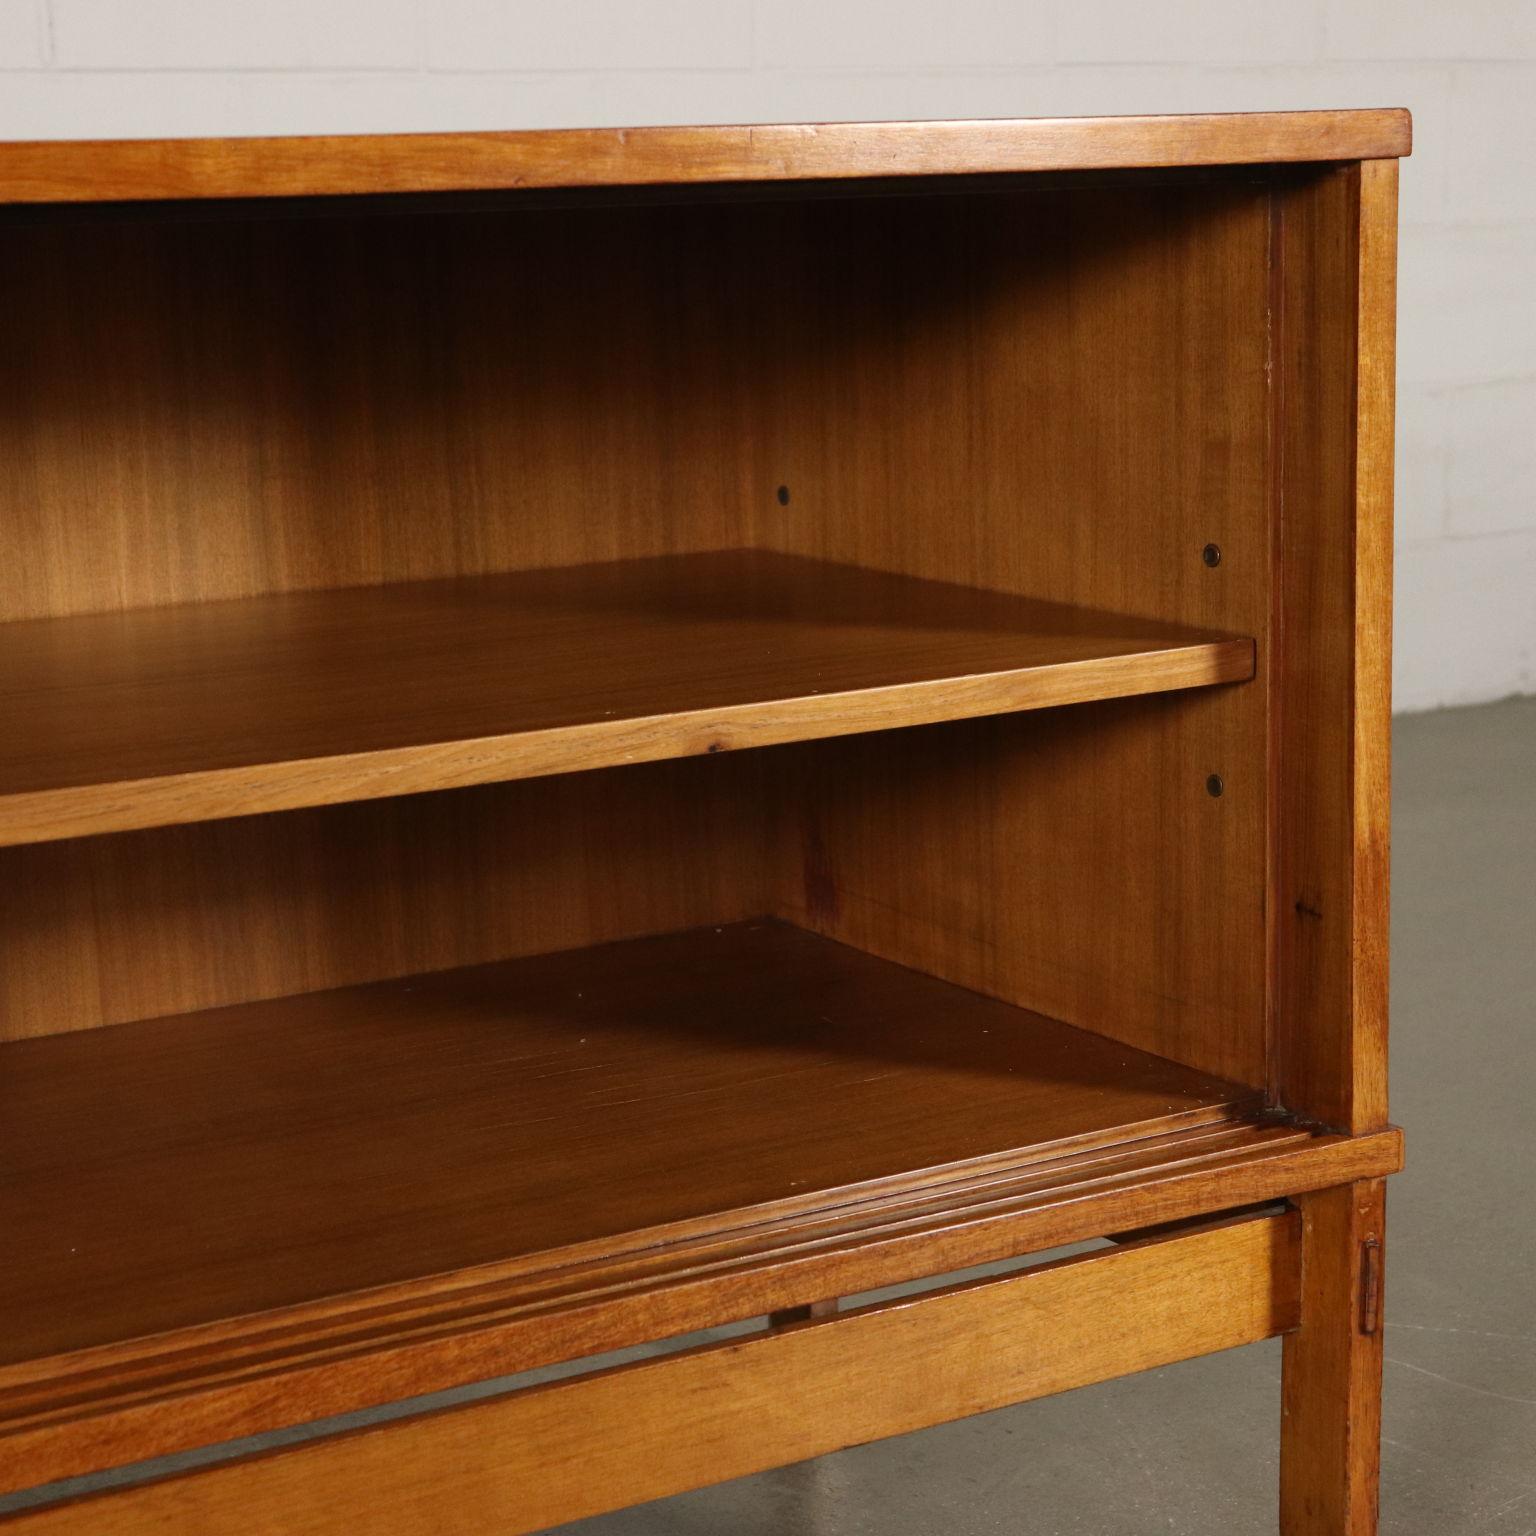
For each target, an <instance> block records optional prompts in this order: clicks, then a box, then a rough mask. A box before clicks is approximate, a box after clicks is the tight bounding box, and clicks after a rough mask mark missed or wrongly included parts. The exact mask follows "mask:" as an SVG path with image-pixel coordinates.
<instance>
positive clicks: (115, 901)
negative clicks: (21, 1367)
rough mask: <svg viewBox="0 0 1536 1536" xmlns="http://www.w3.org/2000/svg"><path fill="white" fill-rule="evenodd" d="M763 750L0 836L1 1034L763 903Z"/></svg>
mask: <svg viewBox="0 0 1536 1536" xmlns="http://www.w3.org/2000/svg"><path fill="white" fill-rule="evenodd" d="M761 758H762V754H753V753H743V754H741V755H739V756H733V757H731V758H729V759H727V760H724V761H722V760H720V759H717V758H709V759H707V760H694V761H687V762H677V763H659V764H650V765H646V766H643V767H636V768H624V769H615V770H607V771H603V772H597V773H589V774H576V775H572V776H568V777H563V778H552V779H534V780H527V781H525V782H522V783H518V784H505V785H492V786H488V787H486V788H482V789H464V790H452V791H448V792H446V793H442V794H432V795H417V796H409V797H406V798H403V799H398V800H383V801H371V802H367V803H364V804H359V805H349V806H337V807H328V808H326V809H322V810H315V811H292V812H285V813H281V814H277V815H271V816H250V817H244V818H239V819H236V820H232V821H221V822H207V823H203V824H201V825H198V826H191V827H175V828H165V829H162V830H156V831H149V832H125V833H119V834H117V835H114V836H110V837H95V838H84V839H80V840H78V841H74V842H65V843H42V844H37V845H34V846H32V847H25V848H8V849H5V850H3V851H0V1041H3V1040H7V1039H12V1040H14V1039H21V1038H25V1037H27V1036H32V1035H46V1034H55V1033H59V1032H62V1031H66V1030H73V1029H88V1028H92V1027H94V1026H96V1025H99V1024H117V1023H122V1022H125V1021H128V1020H132V1019H142V1018H152V1017H158V1016H159V1015H162V1014H167V1013H181V1012H186V1011H189V1010H192V1009H200V1008H212V1007H217V1006H220V1005H222V1004H226V1003H238V1002H247V1001H252V1000H255V999H258V998H266V997H282V996H288V995H291V994H294V993H298V992H307V991H314V990H318V989H321V988H326V987H338V986H345V985H348V984H350V983H353V982H361V981H372V980H376V979H380V978H383V977H388V976H402V975H410V974H413V973H415V972H418V971H432V970H443V969H447V968H449V967H452V966H459V965H471V964H476V963H478V962H481V961H488V960H500V959H509V958H512V957H514V956H517V955H526V954H538V953H542V952H546V951H552V950H560V949H567V948H574V947H577V946H580V945H586V944H595V943H602V942H604V941H606V940H610V939H619V938H629V937H635V936H637V935H641V934H647V933H661V932H666V931H668V930H671V929H677V928H688V927H693V926H696V925H698V924H702V923H710V922H733V921H737V920H739V919H743V918H748V917H754V916H758V915H759V914H761V913H762V912H764V911H765V910H766V908H767V906H768V904H769V902H768V893H767V890H766V888H765V880H764V874H763V871H764V868H765V864H766V859H765V852H764V840H765V837H766V824H765V822H764V819H763V816H762V813H761V783H762V780H761Z"/></svg>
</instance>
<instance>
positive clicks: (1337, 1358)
mask: <svg viewBox="0 0 1536 1536" xmlns="http://www.w3.org/2000/svg"><path fill="white" fill-rule="evenodd" d="M1385 1187H1386V1186H1385V1184H1384V1183H1383V1181H1382V1180H1380V1179H1363V1180H1361V1181H1360V1182H1359V1183H1357V1184H1345V1185H1342V1186H1340V1187H1339V1188H1337V1189H1325V1190H1321V1191H1319V1192H1318V1193H1317V1194H1313V1195H1302V1196H1301V1197H1299V1198H1298V1200H1297V1202H1296V1203H1297V1204H1298V1205H1299V1206H1300V1208H1301V1217H1302V1238H1301V1274H1302V1280H1301V1326H1300V1327H1299V1328H1298V1329H1297V1330H1296V1332H1294V1333H1291V1334H1287V1335H1286V1339H1285V1359H1284V1367H1283V1381H1282V1385H1281V1405H1282V1406H1281V1412H1282V1420H1281V1427H1280V1531H1281V1536H1376V1511H1377V1481H1378V1476H1379V1473H1380V1469H1381V1301H1382V1258H1383V1253H1384V1247H1383V1245H1384V1243H1385V1240H1386V1200H1385Z"/></svg>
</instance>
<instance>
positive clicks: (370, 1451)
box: [8, 1214, 1301, 1536]
mask: <svg viewBox="0 0 1536 1536" xmlns="http://www.w3.org/2000/svg"><path fill="white" fill-rule="evenodd" d="M1300 1267H1301V1265H1300V1249H1299V1245H1298V1241H1297V1232H1296V1219H1295V1217H1294V1215H1292V1214H1282V1215H1278V1216H1267V1217H1257V1218H1249V1219H1246V1220H1243V1221H1239V1222H1236V1223H1231V1224H1221V1225H1216V1226H1214V1227H1212V1228H1209V1229H1205V1230H1198V1229H1197V1230H1195V1231H1192V1232H1190V1233H1187V1234H1184V1235H1182V1236H1174V1237H1164V1238H1159V1239H1155V1240H1152V1241H1149V1242H1146V1243H1142V1244H1133V1245H1130V1246H1127V1247H1123V1248H1115V1249H1112V1250H1109V1251H1108V1252H1103V1253H1095V1254H1087V1255H1084V1256H1082V1257H1080V1258H1074V1259H1067V1260H1063V1261H1060V1262H1058V1263H1055V1264H1048V1265H1044V1266H1041V1267H1039V1268H1037V1269H1033V1270H1027V1271H1025V1272H1024V1273H1022V1274H1019V1275H1014V1276H1008V1277H1005V1278H1002V1279H994V1280H984V1281H980V1282H973V1283H971V1284H969V1285H962V1286H957V1287H953V1288H950V1289H947V1290H940V1291H936V1292H934V1293H931V1294H929V1295H925V1296H918V1297H914V1298H909V1299H906V1300H902V1301H894V1302H883V1303H878V1304H876V1305H873V1306H869V1307H864V1308H860V1309H858V1310H856V1311H852V1312H848V1313H843V1314H841V1315H839V1316H838V1317H835V1318H828V1319H825V1320H823V1321H819V1322H810V1323H804V1324H801V1325H800V1326H797V1327H792V1328H780V1329H768V1330H765V1331H764V1332H763V1333H761V1334H758V1335H756V1336H754V1337H748V1338H746V1339H740V1340H734V1341H732V1342H730V1343H726V1344H720V1345H713V1346H706V1347H704V1348H702V1349H698V1350H692V1351H688V1352H685V1353H681V1354H677V1355H673V1356H671V1357H668V1358H664V1359H661V1360H655V1361H650V1362H645V1363H642V1364H638V1365H633V1366H626V1367H620V1368H618V1369H617V1370H613V1371H607V1372H602V1373H599V1374H596V1375H592V1376H588V1377H584V1378H577V1379H576V1380H573V1381H567V1382H561V1383H555V1384H552V1385H549V1386H545V1387H535V1388H531V1389H529V1390H527V1391H524V1392H519V1393H514V1394H512V1395H509V1396H505V1397H501V1398H493V1399H491V1400H489V1401H487V1402H481V1403H477V1404H473V1405H470V1406H467V1407H461V1408H455V1409H450V1410H446V1411H443V1412H440V1413H437V1414H431V1415H426V1416H423V1417H418V1418H412V1419H406V1420H404V1421H401V1422H398V1423H394V1424H389V1425H384V1426H380V1427H376V1428H373V1429H367V1430H361V1431H357V1432H354V1433H352V1434H349V1435H344V1436H340V1437H337V1438H333V1439H328V1440H321V1441H317V1442H313V1443H311V1444H308V1445H304V1446H299V1447H295V1448H291V1449H289V1450H286V1451H278V1452H275V1453H272V1454H269V1455H266V1456H263V1457H257V1458H254V1459H248V1460H244V1461H237V1462H233V1463H230V1464H227V1465H224V1466H219V1467H213V1468H210V1469H205V1470H203V1471H201V1472H193V1473H191V1474H189V1475H184V1476H182V1477H179V1478H173V1479H170V1480H168V1481H163V1482H159V1483H152V1484H148V1485H144V1486H140V1487H137V1488H132V1489H129V1490H127V1491H124V1492H121V1493H117V1494H110V1495H107V1496H105V1497H103V1498H98V1499H88V1500H84V1501H80V1502H76V1503H72V1504H66V1505H63V1506H59V1507H56V1508H54V1509H43V1510H38V1511H35V1512H33V1513H31V1514H22V1515H20V1516H19V1517H17V1518H16V1519H15V1520H14V1522H13V1524H12V1525H11V1526H10V1527H8V1529H13V1530H14V1531H15V1532H16V1536H34V1533H36V1536H86V1533H89V1536H129V1533H133V1536H138V1533H141V1532H148V1531H152V1530H154V1531H186V1532H192V1531H196V1532H198V1533H199V1536H237V1533H238V1536H245V1533H247V1532H248V1531H249V1530H250V1520H251V1511H252V1510H253V1509H260V1510H271V1511H274V1512H276V1511H280V1512H281V1514H280V1519H281V1522H282V1528H283V1530H284V1532H285V1533H291V1536H335V1533H339V1532H341V1531H343V1530H356V1529H358V1528H359V1527H360V1526H361V1527H362V1528H365V1529H367V1530H369V1531H371V1532H378V1533H379V1536H426V1533H428V1532H430V1533H432V1536H451V1533H463V1536H470V1533H478V1532H482V1531H485V1530H489V1529H495V1530H498V1531H506V1532H509V1533H512V1532H531V1531H537V1530H542V1529H544V1528H546V1527H548V1526H551V1525H555V1524H559V1523H563V1522H565V1521H567V1520H572V1519H578V1518H581V1517H583V1516H586V1515H592V1514H597V1513H600V1512H601V1511H604V1510H608V1509H614V1508H618V1507H621V1506H623V1505H626V1504H633V1503H639V1502H642V1501H645V1500H648V1499H654V1498H659V1497H661V1496H663V1495H665V1494H670V1493H677V1492H680V1491H682V1490H684V1489H687V1488H696V1487H702V1486H704V1485H706V1484H710V1483H716V1482H721V1481H723V1480H725V1479H726V1478H731V1477H739V1476H743V1475H745V1474H747V1473H749V1472H757V1471H761V1470H763V1469H765V1468H767V1467H773V1466H780V1465H783V1464H785V1463H788V1462H793V1461H802V1460H805V1459H806V1458H808V1457H811V1456H817V1455H822V1454H825V1453H826V1452H828V1451H833V1450H837V1449H840V1448H841V1447H843V1446H848V1445H857V1444H860V1443H862V1442H864V1441H867V1440H872V1439H876V1438H879V1437H880V1436H884V1435H894V1434H901V1433H904V1432H907V1431H910V1430H914V1429H919V1428H922V1427H923V1426H925V1425H929V1424H940V1423H944V1422H947V1421H948V1420H951V1419H957V1418H961V1417H963V1416H965V1415H967V1414H973V1413H983V1412H986V1411H988V1410H989V1409H994V1408H1000V1407H1003V1406H1005V1405H1006V1404H1009V1403H1015V1402H1022V1401H1024V1400H1026V1399H1029V1398H1035V1397H1043V1396H1046V1395H1047V1394H1049V1393H1054V1392H1062V1391H1066V1390H1068V1389H1070V1388H1073V1387H1078V1386H1084V1385H1086V1384H1088V1383H1089V1382H1094V1381H1102V1380H1104V1379H1106V1378H1108V1377H1111V1376H1119V1375H1124V1374H1126V1373H1128V1372H1132V1371H1140V1370H1147V1369H1150V1368H1152V1367H1154V1366H1159V1365H1165V1364H1168V1363H1170V1362H1172V1361H1175V1360H1182V1359H1187V1358H1189V1357H1191V1356H1194V1355H1201V1354H1207V1353H1210V1352H1211V1351H1214V1350H1219V1349H1230V1348H1233V1347H1235V1346H1238V1345H1242V1344H1249V1343H1254V1342H1256V1341H1258V1340H1259V1339H1264V1338H1268V1337H1270V1336H1272V1335H1274V1334H1276V1333H1280V1332H1283V1331H1284V1330H1286V1329H1287V1328H1290V1327H1292V1326H1294V1324H1295V1322H1296V1318H1297V1312H1298V1303H1297V1287H1298V1280H1299V1272H1300ZM1298 1529H1299V1528H1298Z"/></svg>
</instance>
